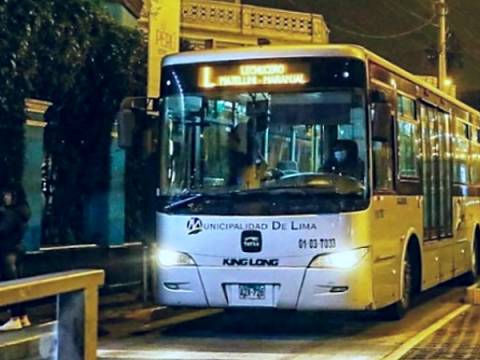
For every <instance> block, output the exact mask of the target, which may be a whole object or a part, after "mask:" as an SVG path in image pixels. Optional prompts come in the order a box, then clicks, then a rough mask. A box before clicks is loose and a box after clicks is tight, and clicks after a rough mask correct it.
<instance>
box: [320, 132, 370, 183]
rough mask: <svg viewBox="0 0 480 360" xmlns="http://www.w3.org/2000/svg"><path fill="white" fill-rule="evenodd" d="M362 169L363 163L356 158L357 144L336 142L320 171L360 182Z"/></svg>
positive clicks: (362, 173)
mask: <svg viewBox="0 0 480 360" xmlns="http://www.w3.org/2000/svg"><path fill="white" fill-rule="evenodd" d="M364 168H365V167H364V163H363V161H362V160H361V159H360V158H359V157H358V145H357V143H356V142H355V141H353V140H337V141H336V142H335V145H334V146H333V147H332V149H331V154H330V156H329V158H328V159H327V161H326V162H325V164H323V167H322V169H321V171H322V172H328V173H335V174H338V175H344V176H351V177H354V178H356V179H359V180H362V179H363V177H364V171H365V170H364Z"/></svg>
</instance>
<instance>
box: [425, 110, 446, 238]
mask: <svg viewBox="0 0 480 360" xmlns="http://www.w3.org/2000/svg"><path fill="white" fill-rule="evenodd" d="M420 116H421V122H422V142H423V143H422V147H423V163H422V169H423V170H422V184H423V220H424V221H423V227H424V240H436V239H441V238H446V237H449V236H451V234H452V220H451V219H452V206H451V194H452V193H451V192H452V190H451V177H452V174H451V172H452V166H451V155H450V154H451V150H450V149H451V143H450V137H449V135H448V134H449V132H450V131H449V119H450V115H449V114H448V113H445V112H443V111H441V110H439V109H437V108H435V107H432V106H430V105H427V104H423V103H422V104H421V106H420Z"/></svg>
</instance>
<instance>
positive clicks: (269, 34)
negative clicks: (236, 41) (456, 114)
mask: <svg viewBox="0 0 480 360" xmlns="http://www.w3.org/2000/svg"><path fill="white" fill-rule="evenodd" d="M181 24H182V28H184V29H202V30H210V31H211V32H212V33H221V32H223V33H225V32H227V33H232V34H236V35H246V36H254V37H257V38H268V39H272V40H280V41H288V42H292V41H300V42H310V43H327V42H328V28H327V26H326V24H325V21H324V19H323V16H322V15H319V14H310V13H301V12H292V11H284V10H278V9H273V8H266V7H259V6H251V5H240V4H232V3H224V2H220V1H205V0H204V1H199V0H184V1H182V22H181Z"/></svg>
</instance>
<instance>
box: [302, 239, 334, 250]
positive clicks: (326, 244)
mask: <svg viewBox="0 0 480 360" xmlns="http://www.w3.org/2000/svg"><path fill="white" fill-rule="evenodd" d="M336 247H337V242H336V240H335V239H334V238H330V239H317V238H313V239H298V248H299V249H334V248H336Z"/></svg>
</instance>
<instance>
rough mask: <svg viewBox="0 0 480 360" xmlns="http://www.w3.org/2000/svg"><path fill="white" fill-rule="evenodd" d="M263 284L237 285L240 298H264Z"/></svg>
mask: <svg viewBox="0 0 480 360" xmlns="http://www.w3.org/2000/svg"><path fill="white" fill-rule="evenodd" d="M265 289H266V286H265V285H259V284H245V285H239V298H240V300H265Z"/></svg>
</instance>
